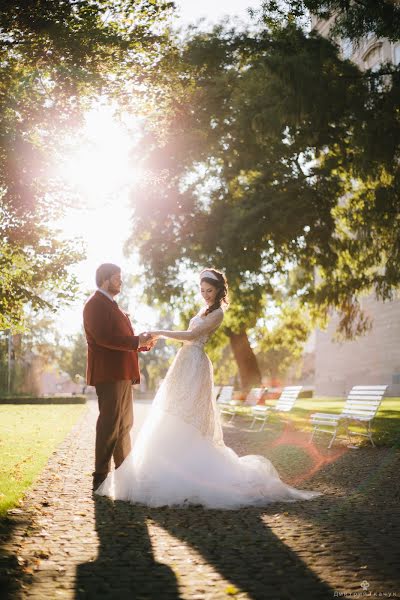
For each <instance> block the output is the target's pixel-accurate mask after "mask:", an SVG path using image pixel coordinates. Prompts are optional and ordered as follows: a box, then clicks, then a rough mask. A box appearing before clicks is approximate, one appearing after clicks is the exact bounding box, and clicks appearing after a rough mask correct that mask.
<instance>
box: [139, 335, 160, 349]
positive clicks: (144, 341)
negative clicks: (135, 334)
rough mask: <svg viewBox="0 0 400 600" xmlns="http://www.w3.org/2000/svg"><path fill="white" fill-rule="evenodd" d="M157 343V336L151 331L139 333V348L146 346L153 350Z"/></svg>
mask: <svg viewBox="0 0 400 600" xmlns="http://www.w3.org/2000/svg"><path fill="white" fill-rule="evenodd" d="M156 343H157V336H155V335H153V334H152V333H151V332H148V331H146V332H143V333H141V334H140V335H139V348H146V349H147V350H151V349H152V348H154V346H155V345H156Z"/></svg>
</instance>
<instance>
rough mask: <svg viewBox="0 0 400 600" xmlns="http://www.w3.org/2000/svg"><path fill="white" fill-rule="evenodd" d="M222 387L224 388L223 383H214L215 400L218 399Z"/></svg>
mask: <svg viewBox="0 0 400 600" xmlns="http://www.w3.org/2000/svg"><path fill="white" fill-rule="evenodd" d="M221 389H222V386H221V385H214V398H215V400H218V397H219V395H220V393H221Z"/></svg>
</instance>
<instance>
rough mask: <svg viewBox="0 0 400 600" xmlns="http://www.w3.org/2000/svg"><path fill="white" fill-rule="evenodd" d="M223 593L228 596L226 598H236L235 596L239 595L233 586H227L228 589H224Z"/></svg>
mask: <svg viewBox="0 0 400 600" xmlns="http://www.w3.org/2000/svg"><path fill="white" fill-rule="evenodd" d="M225 593H226V594H228V596H236V594H238V593H239V590H238V589H237V588H236V587H235V586H234V585H228V587H226V588H225Z"/></svg>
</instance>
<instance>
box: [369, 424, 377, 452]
mask: <svg viewBox="0 0 400 600" xmlns="http://www.w3.org/2000/svg"><path fill="white" fill-rule="evenodd" d="M367 435H368V438H369V441H370V442H371V444H372V446H373V447H374V448H376V446H375V444H374V440H373V439H372V430H371V421H368V423H367Z"/></svg>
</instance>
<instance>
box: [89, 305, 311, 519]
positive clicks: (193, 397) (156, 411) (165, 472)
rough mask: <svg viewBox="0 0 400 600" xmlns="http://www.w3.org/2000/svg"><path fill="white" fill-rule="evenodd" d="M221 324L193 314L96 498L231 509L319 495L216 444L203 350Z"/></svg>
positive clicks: (219, 314)
mask: <svg viewBox="0 0 400 600" xmlns="http://www.w3.org/2000/svg"><path fill="white" fill-rule="evenodd" d="M222 320H223V310H222V308H219V309H217V310H215V311H213V312H211V313H210V314H209V315H207V316H205V317H203V316H201V313H200V312H199V313H198V314H197V315H196V316H195V317H194V318H193V319H191V321H190V324H189V329H188V330H187V331H184V332H182V331H181V332H172V331H171V332H166V335H165V337H169V338H172V339H176V340H178V341H182V342H183V346H182V347H181V348H180V350H179V351H178V353H177V355H176V356H175V359H174V361H173V363H172V364H171V366H170V368H169V370H168V373H167V375H166V377H165V379H164V381H163V382H162V384H161V386H160V388H159V389H158V391H157V394H156V396H155V398H154V401H153V403H152V406H151V409H150V414H149V415H148V417H147V419H146V421H145V423H144V425H143V427H142V429H141V430H140V432H139V434H138V437H137V440H136V443H135V444H134V446H133V448H132V451H131V452H130V454H129V455H128V456H127V458H126V459H125V460H124V462H123V463H122V464H121V465H120V466H119V467H118V469H116V470H115V471H113V472H111V473H109V475H108V476H107V478H106V479H105V481H104V482H103V483H102V484H101V485H100V487H99V488H98V489H97V490H96V492H95V493H96V494H98V495H101V496H110V497H112V498H115V499H119V500H127V501H129V502H132V503H136V502H139V503H143V504H146V505H148V506H154V507H156V506H166V505H167V506H174V507H187V506H189V505H190V504H201V505H203V506H204V507H206V508H219V509H235V508H239V507H243V506H263V505H266V504H268V503H270V502H275V501H285V502H295V501H296V500H309V499H311V498H314V497H316V496H319V495H321V492H315V491H308V490H298V489H296V488H293V487H291V486H290V485H287V484H285V483H284V482H283V481H281V479H280V477H279V475H278V472H277V470H276V469H275V467H274V466H273V464H272V463H271V461H269V460H268V459H267V458H264V457H263V456H255V455H249V456H242V457H239V456H238V455H237V454H236V453H235V452H234V451H233V450H232V449H231V448H228V447H227V446H225V444H224V440H223V434H222V427H221V420H220V416H219V411H218V407H217V405H216V401H215V399H214V395H213V386H214V383H213V368H212V364H211V362H210V359H209V358H208V356H207V354H206V353H205V351H204V344H205V343H206V341H207V340H208V338H209V337H210V335H211V334H212V333H213V332H215V331H216V329H218V327H219V325H220V324H221V322H222Z"/></svg>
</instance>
